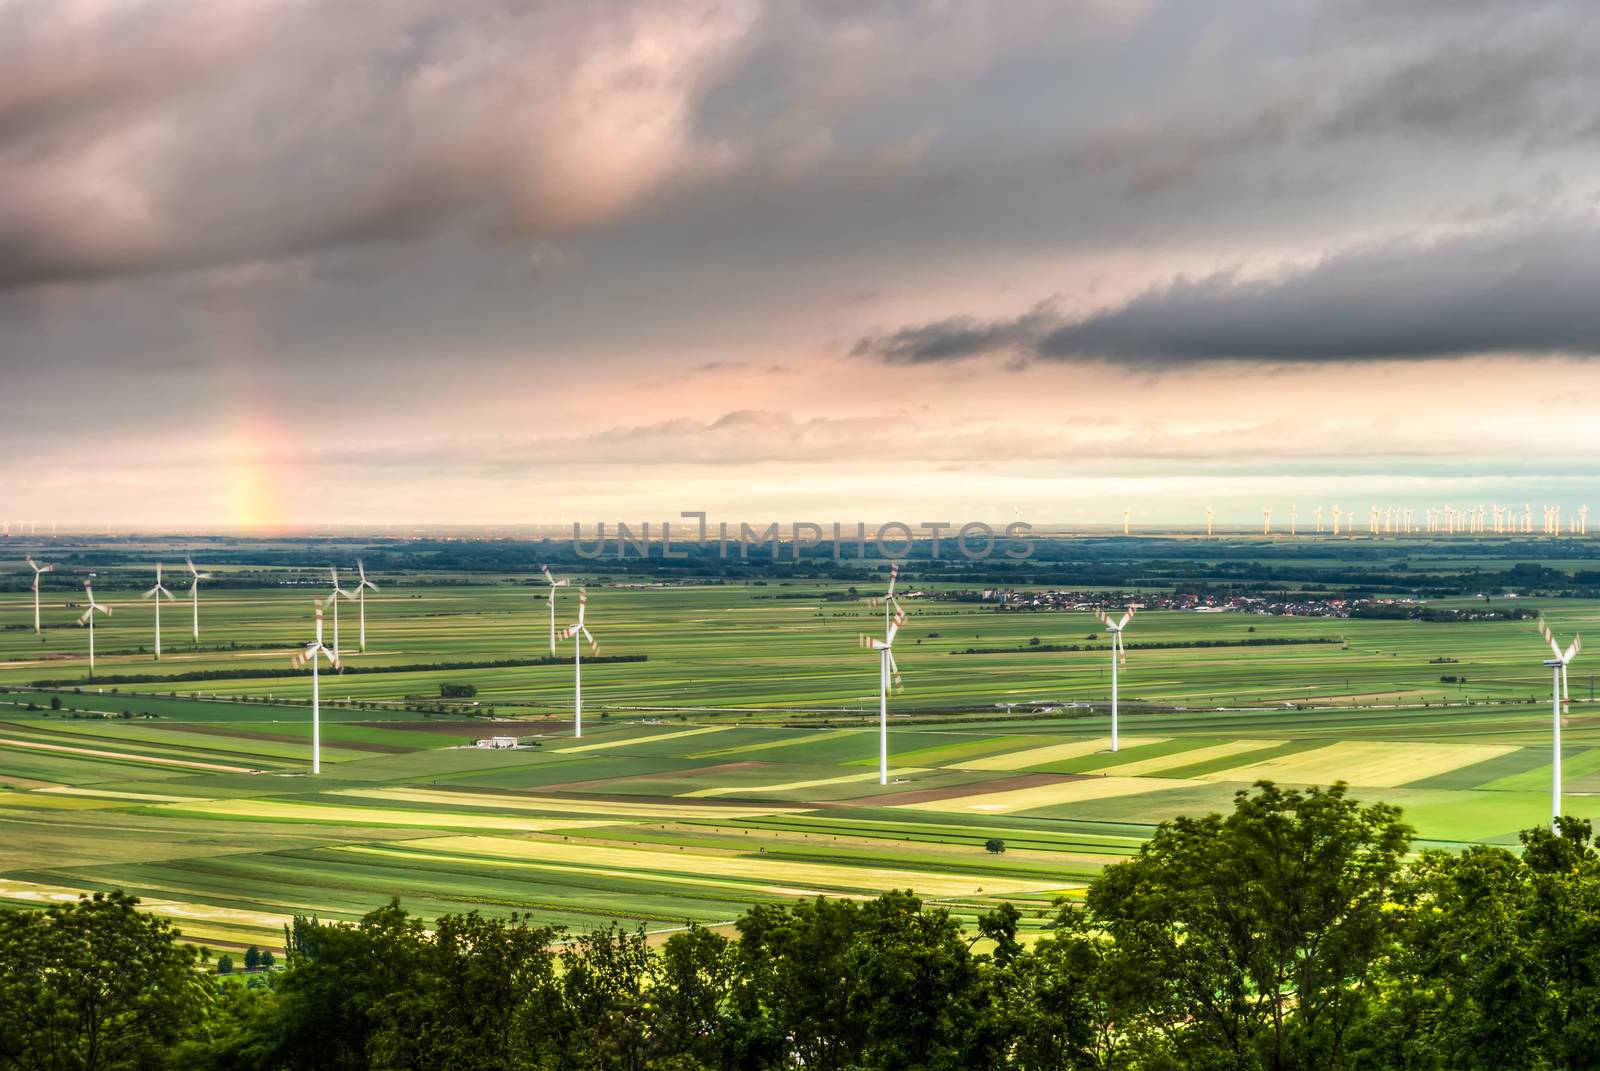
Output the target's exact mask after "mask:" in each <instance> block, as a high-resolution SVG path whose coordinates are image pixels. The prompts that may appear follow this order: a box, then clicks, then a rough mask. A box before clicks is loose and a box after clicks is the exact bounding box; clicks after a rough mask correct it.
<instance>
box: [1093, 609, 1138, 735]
mask: <svg viewBox="0 0 1600 1071" xmlns="http://www.w3.org/2000/svg"><path fill="white" fill-rule="evenodd" d="M1136 609H1138V607H1135V606H1130V607H1128V610H1127V612H1126V613H1124V614H1123V615H1122V620H1120V621H1112V620H1111V616H1110V615H1109V614H1107V613H1106V612H1105V611H1104V610H1096V611H1095V612H1094V616H1096V617H1098V618H1099V619H1100V623H1101V624H1103V625H1105V627H1106V630H1107V631H1108V632H1110V633H1111V750H1112V751H1116V750H1117V748H1118V739H1117V665H1118V663H1119V662H1121V663H1124V664H1125V663H1126V662H1127V656H1125V655H1124V654H1123V653H1122V652H1123V648H1122V630H1123V629H1125V628H1127V627H1128V622H1129V621H1131V620H1132V619H1133V612H1134V610H1136Z"/></svg>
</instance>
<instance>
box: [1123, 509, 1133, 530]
mask: <svg viewBox="0 0 1600 1071" xmlns="http://www.w3.org/2000/svg"><path fill="white" fill-rule="evenodd" d="M1130 512H1132V511H1131V510H1123V511H1122V534H1123V535H1127V534H1128V514H1129V513H1130Z"/></svg>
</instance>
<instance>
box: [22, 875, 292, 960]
mask: <svg viewBox="0 0 1600 1071" xmlns="http://www.w3.org/2000/svg"><path fill="white" fill-rule="evenodd" d="M79 892H80V890H77V889H69V888H67V887H65V886H62V885H42V884H39V883H37V882H31V881H16V880H14V879H11V878H0V897H3V898H5V899H8V900H16V901H20V902H23V903H33V904H40V905H49V904H70V903H74V902H75V901H76V900H77V899H78V894H79ZM139 906H140V907H141V908H143V909H144V910H145V911H148V912H150V913H151V914H153V915H161V916H163V917H164V918H168V919H171V920H172V921H174V922H175V923H177V924H178V925H179V927H180V928H181V929H182V930H183V933H184V935H185V936H187V937H191V938H202V939H203V938H208V937H209V938H211V939H213V940H222V941H229V942H238V943H241V944H243V943H248V942H254V941H259V940H261V938H262V935H263V934H267V935H272V934H278V933H281V932H282V930H283V926H284V925H285V924H287V923H289V922H291V921H293V920H292V919H291V918H290V916H288V915H280V914H275V913H273V912H269V911H252V910H249V909H245V908H231V907H215V906H212V905H210V904H196V903H188V902H185V901H180V900H162V899H151V898H149V897H140V898H139Z"/></svg>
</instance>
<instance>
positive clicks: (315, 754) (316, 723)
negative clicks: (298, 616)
mask: <svg viewBox="0 0 1600 1071" xmlns="http://www.w3.org/2000/svg"><path fill="white" fill-rule="evenodd" d="M313 602H314V604H315V605H316V608H317V638H316V639H314V640H312V641H311V642H310V643H308V644H306V649H305V650H304V651H301V652H300V653H298V654H296V655H295V656H294V668H295V669H299V668H301V667H302V666H304V665H305V664H306V663H307V662H310V663H311V772H312V773H314V774H319V773H321V772H322V694H321V686H320V682H319V681H318V678H317V655H322V656H323V657H324V658H326V659H327V660H328V665H329V667H330V668H332V669H336V670H343V669H344V667H343V666H341V665H339V656H338V655H337V654H336V653H334V652H333V651H330V650H328V647H327V645H326V644H324V643H323V642H322V603H321V602H318V601H316V600H313ZM334 605H335V606H337V605H338V603H335V604H334Z"/></svg>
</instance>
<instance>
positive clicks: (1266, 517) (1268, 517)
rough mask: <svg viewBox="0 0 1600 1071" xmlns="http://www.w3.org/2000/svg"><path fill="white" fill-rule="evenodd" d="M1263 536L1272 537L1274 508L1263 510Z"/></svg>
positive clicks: (1264, 508) (1269, 507) (1266, 507)
mask: <svg viewBox="0 0 1600 1071" xmlns="http://www.w3.org/2000/svg"><path fill="white" fill-rule="evenodd" d="M1261 534H1262V535H1271V534H1272V507H1271V506H1263V507H1262V508H1261Z"/></svg>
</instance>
